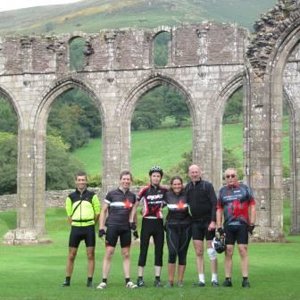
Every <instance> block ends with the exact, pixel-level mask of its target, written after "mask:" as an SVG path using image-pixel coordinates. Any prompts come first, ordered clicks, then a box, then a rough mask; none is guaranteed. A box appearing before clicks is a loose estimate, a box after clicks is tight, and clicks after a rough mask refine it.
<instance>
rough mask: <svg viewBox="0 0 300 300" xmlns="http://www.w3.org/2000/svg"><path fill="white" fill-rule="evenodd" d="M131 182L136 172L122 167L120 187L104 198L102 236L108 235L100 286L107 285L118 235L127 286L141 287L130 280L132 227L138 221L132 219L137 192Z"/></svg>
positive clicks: (100, 232)
mask: <svg viewBox="0 0 300 300" xmlns="http://www.w3.org/2000/svg"><path fill="white" fill-rule="evenodd" d="M131 182H132V174H131V173H130V172H129V171H127V170H125V171H122V172H121V174H120V185H119V187H118V188H117V189H115V190H112V191H110V192H108V193H107V195H106V197H105V200H104V204H103V207H102V210H101V214H100V222H99V237H100V238H102V237H103V236H104V235H105V244H106V245H105V246H106V247H105V254H104V257H103V264H102V282H100V283H99V285H98V286H97V289H105V288H106V287H107V277H108V274H109V271H110V266H111V260H112V257H113V255H114V252H115V247H116V245H117V241H118V238H120V244H121V252H122V256H123V270H124V276H125V286H126V288H129V289H134V288H136V287H137V286H136V284H134V283H133V282H132V281H131V280H130V246H131V230H133V231H134V230H135V225H134V224H132V223H130V221H131V220H133V219H134V217H133V215H135V202H136V196H135V194H134V193H132V192H131V191H130V190H129V188H130V185H131ZM105 226H106V230H105Z"/></svg>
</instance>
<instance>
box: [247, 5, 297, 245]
mask: <svg viewBox="0 0 300 300" xmlns="http://www.w3.org/2000/svg"><path fill="white" fill-rule="evenodd" d="M299 38H300V8H299V3H297V1H284V2H283V1H281V2H280V3H279V5H277V6H276V7H275V8H274V9H272V10H270V11H269V13H268V14H266V15H265V16H264V17H263V18H262V19H261V20H260V21H258V22H257V23H256V35H255V38H254V39H253V41H252V43H251V45H250V47H249V48H248V51H247V57H248V59H249V62H250V65H249V69H248V71H249V84H248V92H249V93H248V95H249V98H248V103H249V105H248V109H249V112H248V113H249V134H248V136H247V141H248V144H249V152H250V155H249V167H250V174H249V180H250V183H251V185H252V186H253V188H254V189H255V190H256V194H257V195H258V197H257V199H258V220H261V221H260V223H259V224H260V227H259V229H258V230H259V232H260V233H259V235H260V238H262V239H266V240H273V239H274V240H278V239H280V238H282V237H283V217H282V213H283V207H282V162H281V127H282V100H283V70H284V67H285V65H286V64H287V61H288V57H289V56H290V54H291V53H292V51H293V49H294V47H295V45H296V44H298V41H299ZM296 130H297V129H296ZM296 143H298V145H299V142H296ZM298 145H297V144H296V148H297V149H299V146H298ZM296 152H298V153H294V155H295V158H296V157H297V156H299V151H296ZM299 167H300V166H296V167H295V171H296V173H297V174H295V177H294V180H295V184H294V187H295V189H296V191H295V195H297V198H298V199H299V186H300V185H299V182H300V176H299V174H298V171H297V170H299ZM298 206H299V205H298Z"/></svg>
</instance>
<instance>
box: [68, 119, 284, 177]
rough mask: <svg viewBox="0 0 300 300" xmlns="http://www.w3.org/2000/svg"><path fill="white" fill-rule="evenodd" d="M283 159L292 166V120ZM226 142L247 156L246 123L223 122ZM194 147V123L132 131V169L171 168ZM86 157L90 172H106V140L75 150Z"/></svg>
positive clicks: (140, 172)
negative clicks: (192, 128) (244, 124)
mask: <svg viewBox="0 0 300 300" xmlns="http://www.w3.org/2000/svg"><path fill="white" fill-rule="evenodd" d="M283 132H284V134H283V136H284V138H283V146H282V148H283V163H284V165H285V166H289V136H288V135H287V132H288V123H287V122H285V123H284V126H283ZM223 145H224V147H226V148H228V149H232V150H233V153H234V155H235V156H236V157H237V158H238V159H240V160H241V161H242V159H243V131H242V124H227V125H224V126H223ZM191 149H192V130H191V128H190V127H185V128H173V129H159V130H145V131H133V132H132V153H131V162H132V164H131V165H132V168H131V169H132V172H133V174H134V176H135V177H136V178H139V179H144V178H145V177H146V174H147V170H148V169H149V166H151V165H154V164H159V165H161V166H162V167H163V168H164V169H165V170H169V169H170V168H171V167H173V166H174V165H177V164H178V162H179V161H180V160H182V154H183V153H184V152H189V151H191ZM73 156H74V157H75V158H77V159H79V160H80V161H82V162H83V163H84V165H85V167H86V170H87V172H88V173H89V174H90V175H95V174H99V172H100V173H102V144H101V140H100V139H94V140H91V142H90V143H89V144H88V145H86V146H85V147H83V148H80V149H78V150H77V151H75V152H74V153H73Z"/></svg>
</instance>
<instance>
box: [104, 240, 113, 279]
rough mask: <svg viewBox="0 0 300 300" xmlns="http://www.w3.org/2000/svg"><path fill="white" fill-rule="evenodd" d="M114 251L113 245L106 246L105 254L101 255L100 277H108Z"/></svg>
mask: <svg viewBox="0 0 300 300" xmlns="http://www.w3.org/2000/svg"><path fill="white" fill-rule="evenodd" d="M114 252H115V247H112V246H106V248H105V254H104V257H103V264H102V278H103V279H107V277H108V274H109V271H110V265H111V259H112V257H113V254H114Z"/></svg>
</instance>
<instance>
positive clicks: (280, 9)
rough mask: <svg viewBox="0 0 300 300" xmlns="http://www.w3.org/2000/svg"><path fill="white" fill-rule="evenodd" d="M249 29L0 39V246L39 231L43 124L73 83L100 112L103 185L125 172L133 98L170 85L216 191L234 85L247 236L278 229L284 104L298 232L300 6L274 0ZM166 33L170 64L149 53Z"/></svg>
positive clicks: (205, 26)
mask: <svg viewBox="0 0 300 300" xmlns="http://www.w3.org/2000/svg"><path fill="white" fill-rule="evenodd" d="M254 28H255V32H254V33H252V34H250V33H249V32H248V31H247V30H246V29H243V28H240V27H237V26H236V25H230V24H215V23H211V22H204V23H201V24H196V25H182V26H179V27H160V28H156V29H154V30H136V29H134V30H133V29H132V30H131V29H124V30H109V31H101V32H98V33H95V34H85V33H82V32H75V33H73V34H65V35H57V36H23V37H11V36H7V37H2V38H0V93H1V94H2V95H3V96H4V97H5V98H7V99H8V100H9V101H10V102H11V103H12V105H13V107H14V109H15V111H16V114H17V116H18V128H19V129H18V212H17V228H16V229H15V230H12V231H10V232H8V233H7V234H6V236H5V240H6V242H7V243H10V244H18V243H35V242H39V241H40V240H42V239H43V236H44V234H45V160H46V154H45V152H46V146H45V141H46V125H47V118H48V114H49V111H50V109H51V105H52V103H53V102H54V100H55V99H56V97H57V96H59V95H60V94H62V93H63V92H65V91H67V90H70V89H72V88H79V89H81V90H83V91H84V92H85V93H87V94H88V95H89V97H90V98H91V99H92V100H93V101H94V103H95V105H96V107H97V108H98V109H99V114H100V115H101V120H102V128H103V129H102V135H103V191H104V192H105V191H107V190H108V189H110V188H112V187H113V186H115V185H116V184H117V182H118V175H119V172H120V171H121V170H122V169H124V168H126V169H127V168H129V169H130V152H131V151H130V149H131V144H130V124H131V118H132V115H133V111H134V109H135V106H136V103H137V101H138V99H139V98H140V97H141V96H142V95H143V94H145V93H146V92H147V91H149V90H151V89H153V88H154V87H156V86H159V85H162V84H169V85H171V86H173V87H175V88H176V89H177V90H178V91H180V92H181V93H182V94H183V95H184V96H185V99H186V102H187V105H188V107H189V110H190V115H191V119H192V125H193V126H192V128H193V129H192V132H193V134H192V136H193V141H192V142H193V161H194V163H197V164H199V165H201V166H202V169H203V170H204V171H205V177H206V178H207V179H209V180H210V181H212V182H213V183H214V186H215V187H216V188H218V187H220V186H221V184H222V174H221V173H222V171H221V170H222V142H221V133H222V132H221V127H222V126H221V125H222V117H223V112H224V107H225V104H226V101H227V100H228V98H229V97H230V96H231V95H232V94H233V93H234V92H235V91H236V90H237V89H239V88H240V87H243V89H244V143H243V144H244V173H245V180H246V181H247V182H248V183H249V184H250V186H251V187H252V188H253V190H254V193H255V197H256V200H257V215H258V216H257V220H258V224H259V225H260V226H259V227H258V228H257V230H256V232H257V238H258V239H260V240H264V241H274V240H280V239H281V238H282V237H283V199H282V181H283V179H282V177H283V176H282V158H281V156H282V149H281V148H282V102H283V99H284V98H285V99H286V101H287V103H288V107H289V110H290V146H291V179H292V184H291V204H292V226H291V232H292V233H294V234H299V233H300V47H299V41H300V4H299V1H295V0H294V1H293V0H286V1H279V2H278V4H277V5H276V6H275V7H274V8H273V9H271V10H270V11H269V12H268V13H266V14H265V15H263V16H262V18H261V19H260V20H259V21H257V22H256V23H255V25H254ZM161 32H169V33H170V36H171V40H170V43H169V57H168V58H169V59H168V64H167V65H166V66H163V67H157V66H155V65H154V62H153V40H154V38H155V37H156V36H157V35H158V34H159V33H161ZM78 37H81V38H83V39H84V40H85V44H86V51H85V52H84V59H85V66H84V68H83V69H82V70H77V71H74V70H71V68H70V63H69V62H70V60H69V45H70V43H71V41H72V40H73V39H74V38H78Z"/></svg>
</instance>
